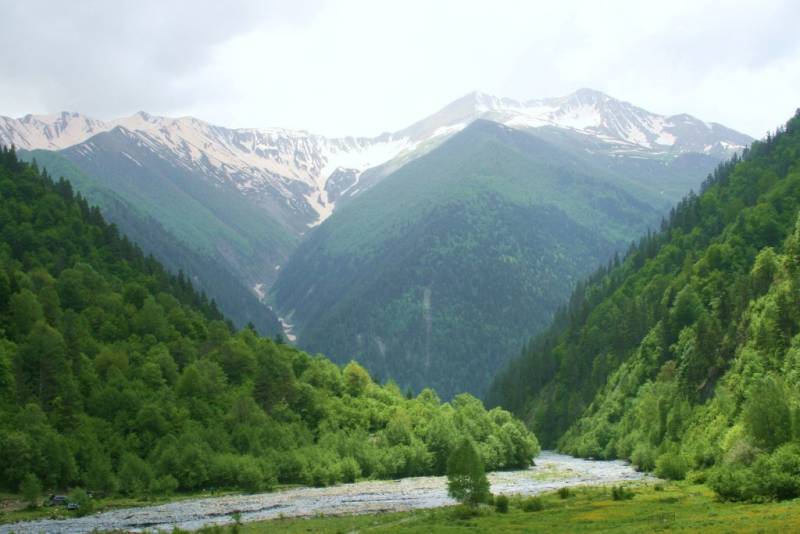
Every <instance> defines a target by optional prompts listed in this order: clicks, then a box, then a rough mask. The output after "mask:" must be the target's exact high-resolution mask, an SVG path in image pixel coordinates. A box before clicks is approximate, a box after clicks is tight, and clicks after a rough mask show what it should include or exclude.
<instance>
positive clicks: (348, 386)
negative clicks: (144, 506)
mask: <svg viewBox="0 0 800 534" xmlns="http://www.w3.org/2000/svg"><path fill="white" fill-rule="evenodd" d="M464 435H466V436H470V437H471V438H472V439H474V440H475V441H476V442H477V443H478V447H479V450H480V452H481V455H482V457H483V459H484V461H485V462H486V464H487V466H488V467H489V468H503V467H512V466H524V465H528V464H529V463H530V461H531V458H532V456H533V455H534V454H535V453H536V451H537V450H538V445H537V443H536V440H535V438H534V437H533V435H532V434H530V433H529V432H528V431H527V430H525V429H524V427H523V426H522V424H521V423H520V422H519V421H517V420H514V419H513V418H512V417H511V415H510V414H509V413H508V412H505V411H503V410H499V409H497V410H492V411H490V412H487V411H486V410H485V409H484V408H483V406H482V405H481V403H480V401H478V400H477V399H475V398H473V397H470V396H468V395H462V396H459V397H457V398H456V399H455V400H454V401H453V402H452V403H449V404H441V403H440V401H439V399H438V397H437V396H436V394H435V393H434V392H432V391H431V390H426V391H425V392H423V393H421V394H420V396H418V397H417V398H415V399H408V398H406V397H405V396H404V395H403V394H402V393H401V392H400V390H399V389H398V388H397V387H396V386H393V385H387V386H380V385H378V384H375V383H374V382H373V381H372V380H371V378H370V377H369V375H368V374H367V373H366V372H365V371H364V370H363V369H362V368H360V367H359V366H357V365H355V364H350V365H348V366H347V367H345V368H344V369H341V368H339V367H337V366H335V365H333V364H332V363H331V362H330V361H328V360H326V359H325V358H323V357H321V356H320V357H311V356H309V355H307V354H305V353H303V352H300V351H298V350H296V349H294V348H292V347H289V346H287V345H279V344H276V343H275V342H273V341H272V340H271V339H268V338H261V337H258V336H257V335H256V334H255V333H254V332H253V331H252V330H250V329H243V330H241V331H238V332H236V331H234V330H232V328H231V326H230V325H229V324H228V323H227V322H225V321H224V320H223V318H222V316H221V315H220V313H219V312H218V311H217V310H216V308H215V306H214V305H213V304H209V302H208V301H207V300H206V298H205V297H204V296H202V295H200V294H198V293H196V292H195V291H194V289H193V288H192V286H191V284H190V283H189V282H188V281H187V280H186V279H185V278H182V277H174V276H172V275H170V274H169V273H168V272H167V271H166V270H165V269H164V268H163V267H162V266H161V265H160V264H159V263H157V262H156V261H155V260H153V259H151V258H145V256H144V255H143V254H142V253H141V251H140V250H139V249H138V248H137V247H135V246H133V245H132V244H131V243H130V241H128V240H127V238H121V237H120V236H119V234H118V232H117V230H116V227H114V226H113V225H108V224H107V223H106V222H105V221H104V219H103V217H102V216H101V214H100V211H99V210H98V209H97V208H90V207H89V205H88V203H87V202H86V201H85V199H83V198H82V197H81V196H78V195H75V194H74V193H73V190H72V186H71V185H70V184H69V182H66V181H63V180H59V181H58V182H55V183H54V182H53V181H52V180H50V178H48V177H47V176H43V175H41V174H39V173H38V171H37V170H36V169H35V168H34V167H33V166H30V165H27V164H24V163H21V162H19V161H18V160H17V157H16V154H15V153H14V152H13V151H9V150H7V149H5V148H3V149H2V150H0V487H1V488H2V489H4V490H7V491H17V490H18V489H19V487H20V485H21V484H23V483H25V484H27V485H29V486H30V485H35V484H37V483H41V484H43V485H44V488H45V489H49V490H62V489H65V488H74V487H76V486H79V487H83V488H86V489H88V490H92V491H95V492H98V493H103V494H113V493H117V492H119V493H122V494H126V495H142V496H152V495H156V494H163V493H169V492H171V491H174V490H176V489H178V490H195V489H199V488H206V487H209V486H212V487H217V488H225V487H228V488H240V489H245V490H250V491H256V490H260V489H264V488H267V487H269V486H270V485H271V484H273V483H275V482H276V481H281V482H292V483H309V484H319V485H324V484H329V483H334V482H337V481H341V480H353V479H355V478H356V477H360V476H370V477H389V478H394V477H401V476H406V475H420V474H426V473H441V472H443V470H444V466H445V462H446V459H447V457H448V454H449V450H450V448H451V446H452V445H453V444H454V443H455V440H456V439H457V437H460V436H464Z"/></svg>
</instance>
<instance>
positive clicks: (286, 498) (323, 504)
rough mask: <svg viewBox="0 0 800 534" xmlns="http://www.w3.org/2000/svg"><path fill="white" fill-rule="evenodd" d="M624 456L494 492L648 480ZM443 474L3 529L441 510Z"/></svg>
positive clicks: (541, 466) (562, 466) (498, 476)
mask: <svg viewBox="0 0 800 534" xmlns="http://www.w3.org/2000/svg"><path fill="white" fill-rule="evenodd" d="M645 478H646V475H644V474H642V473H638V472H636V471H635V470H634V469H633V468H632V467H631V466H629V465H628V464H626V463H624V462H620V461H592V460H582V459H579V458H573V457H571V456H565V455H563V454H557V453H554V452H549V451H545V452H542V454H540V455H539V456H538V457H537V458H536V465H535V466H533V467H530V468H529V469H525V470H520V471H500V472H495V473H490V474H489V482H490V483H491V485H492V493H494V494H506V495H511V494H521V495H535V494H537V493H542V492H546V491H552V490H554V489H558V488H561V487H564V486H580V485H603V484H613V483H619V482H624V481H635V480H643V479H645ZM453 502H454V501H453V500H452V499H450V498H449V497H448V496H447V481H446V479H445V477H416V478H405V479H402V480H390V481H366V482H356V483H355V484H341V485H339V486H332V487H329V488H297V489H291V490H285V491H276V492H272V493H261V494H257V495H228V496H224V497H207V498H202V499H193V500H185V501H180V502H174V503H170V504H162V505H158V506H143V507H140V508H124V509H118V510H112V511H108V512H102V513H98V514H95V515H91V516H87V517H81V518H74V519H63V520H42V521H30V522H25V523H15V524H11V525H0V534H5V533H10V532H16V533H18V534H28V533H40V532H46V533H70V534H71V533H79V532H91V531H92V530H95V529H97V530H111V529H121V530H126V531H142V530H145V529H147V530H151V531H153V530H172V527H174V526H178V527H181V528H184V529H190V530H191V529H197V528H200V527H201V526H203V525H210V524H226V523H231V522H233V519H232V517H231V516H232V514H234V513H236V512H238V513H239V514H240V515H241V520H242V521H243V522H250V521H262V520H266V519H276V518H278V517H307V516H313V515H316V514H325V515H333V514H337V515H338V514H361V513H377V512H399V511H406V510H414V509H423V508H436V507H439V506H446V505H449V504H453Z"/></svg>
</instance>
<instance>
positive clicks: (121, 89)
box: [0, 0, 800, 137]
mask: <svg viewBox="0 0 800 534" xmlns="http://www.w3.org/2000/svg"><path fill="white" fill-rule="evenodd" d="M0 2H2V11H3V16H2V17H0V64H2V66H3V68H2V77H1V78H0V80H2V83H0V115H9V116H15V117H16V116H21V115H24V114H26V113H30V112H33V113H52V112H57V111H61V110H70V111H80V112H84V113H87V114H89V115H92V116H95V117H98V118H110V117H116V116H121V115H129V114H131V113H133V112H136V111H138V110H146V111H148V112H150V113H154V114H162V115H171V116H174V115H194V116H197V117H199V118H202V119H205V120H208V121H211V122H214V123H218V124H223V125H226V126H256V127H265V126H284V127H291V128H303V129H307V130H310V131H314V132H318V133H324V134H329V135H341V134H355V135H374V134H377V133H380V132H381V131H382V130H397V129H400V128H402V127H404V126H406V125H407V124H408V123H409V122H412V121H413V120H416V119H418V118H421V117H422V116H425V115H427V114H429V113H431V112H433V111H435V110H437V109H438V108H440V107H442V106H443V105H445V104H447V103H448V102H450V101H452V100H454V99H456V98H458V97H459V96H462V95H463V94H466V93H468V92H470V91H472V90H480V91H484V92H487V93H491V94H496V95H499V96H509V97H512V98H516V99H521V100H525V99H529V98H538V97H546V96H560V95H564V94H567V93H570V92H572V91H574V90H576V89H578V88H580V87H591V88H594V89H598V90H601V91H604V92H606V93H608V94H610V95H611V96H614V97H617V98H621V99H623V100H628V101H630V102H633V103H634V104H637V105H639V106H642V107H644V108H646V109H648V110H650V111H655V112H658V113H663V114H673V113H681V112H687V113H691V114H693V115H696V116H698V117H700V118H703V119H705V120H710V121H716V122H721V123H723V124H725V125H727V126H730V127H733V128H735V129H738V130H741V131H743V132H745V133H748V134H750V135H753V136H757V137H760V136H762V135H763V134H764V133H765V132H766V131H767V130H768V129H772V128H774V127H776V126H777V125H778V124H780V123H782V122H784V121H785V120H786V119H788V118H789V116H790V115H791V114H792V113H793V112H794V110H795V109H796V108H797V107H800V32H798V31H797V28H796V24H797V22H798V21H800V3H798V2H797V1H796V0H761V1H760V2H758V3H753V2H740V1H736V0H726V1H696V0H695V1H680V0H673V1H670V2H659V3H658V4H659V5H656V3H654V2H641V1H640V0H636V1H610V2H597V1H596V0H590V1H578V0H576V1H569V0H566V1H558V2H553V1H548V2H538V1H505V0H491V1H482V2H478V1H474V2H473V1H466V0H440V1H435V2H433V1H430V0H428V1H425V0H403V1H392V2H389V1H381V0H372V1H370V0H352V1H348V0H341V1H336V0H331V1H324V0H295V1H293V2H284V1H280V0H269V1H257V0H254V1H230V2H220V1H199V0H191V1H190V0H185V1H171V2H161V1H156V0H140V1H137V2H106V1H102V0H96V1H83V2H61V1H58V0H52V1H43V0H25V1H22V0H18V1H15V2H14V1H11V0H0ZM756 4H757V5H756Z"/></svg>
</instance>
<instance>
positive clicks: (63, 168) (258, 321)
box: [19, 134, 294, 335]
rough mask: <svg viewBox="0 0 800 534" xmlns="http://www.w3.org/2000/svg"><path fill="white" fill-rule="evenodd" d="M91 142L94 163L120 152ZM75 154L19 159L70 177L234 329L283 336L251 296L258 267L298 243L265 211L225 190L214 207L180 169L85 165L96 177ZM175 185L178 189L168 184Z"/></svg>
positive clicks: (35, 154)
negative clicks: (275, 227) (232, 200)
mask: <svg viewBox="0 0 800 534" xmlns="http://www.w3.org/2000/svg"><path fill="white" fill-rule="evenodd" d="M104 135H105V136H106V137H108V136H112V134H104ZM93 142H94V143H96V145H94V146H95V148H94V149H93V153H94V155H95V158H93V160H92V161H97V160H100V159H102V156H101V154H103V153H114V150H115V149H114V148H109V149H108V151H107V152H106V149H104V148H100V147H104V146H105V145H106V143H105V142H104V141H103V138H100V139H96V140H95V141H93ZM117 148H119V147H118V146H117ZM128 150H130V149H128ZM75 152H79V150H77V151H75ZM75 152H71V151H69V150H68V151H64V152H51V151H47V150H34V151H31V152H21V153H20V154H19V156H20V157H21V158H23V159H25V160H27V161H31V160H35V161H36V162H37V163H38V165H39V167H40V168H44V169H46V170H47V171H48V172H49V173H50V174H52V175H54V176H60V177H64V178H66V179H67V180H69V181H70V183H71V184H72V185H73V187H74V188H75V189H76V190H77V191H79V192H80V193H81V194H82V195H83V197H84V198H86V199H87V201H88V202H90V203H91V204H93V205H97V206H98V207H100V209H101V211H102V213H103V217H104V218H105V219H106V220H108V221H110V222H112V223H114V224H115V225H117V227H118V228H119V229H120V231H121V232H122V233H124V234H125V235H126V236H127V237H128V238H129V239H130V240H131V241H133V242H134V243H135V244H137V245H138V246H140V247H141V248H142V249H143V250H144V251H145V253H147V254H153V255H154V256H155V257H156V258H157V259H158V260H159V262H161V263H162V264H163V265H164V266H166V267H167V268H169V270H171V271H172V272H174V273H177V272H179V271H184V272H185V273H187V276H188V277H189V278H191V281H192V283H193V285H194V286H195V287H196V288H198V289H199V290H202V291H203V292H205V293H206V294H209V295H211V296H213V298H214V300H215V301H216V302H217V304H218V305H219V307H220V310H221V311H222V312H223V313H224V314H225V315H226V316H227V317H229V318H230V319H231V320H232V321H233V322H234V324H235V325H237V326H239V327H242V326H244V325H246V324H248V323H250V324H252V325H254V326H255V327H256V329H257V331H258V332H259V333H261V334H263V335H274V334H276V333H281V332H282V331H283V330H282V328H281V326H280V324H279V322H278V319H277V317H276V316H275V314H274V313H273V312H272V311H271V310H270V309H269V308H268V307H267V306H266V305H265V304H263V303H262V302H261V301H260V300H259V299H258V296H257V295H256V294H255V293H254V292H253V287H252V286H253V285H254V283H255V280H259V278H258V276H259V275H258V273H257V272H254V271H253V269H252V265H255V264H260V265H262V266H263V265H264V264H269V263H270V262H272V263H274V262H277V261H281V260H282V258H283V257H284V256H285V255H286V254H288V250H289V249H290V248H291V247H292V246H294V241H293V240H292V239H288V238H287V239H286V240H285V241H281V240H280V239H277V240H276V239H274V238H273V237H271V236H272V235H278V236H280V235H281V232H268V231H266V229H267V228H269V225H268V224H265V217H264V216H263V213H261V212H256V213H253V212H247V210H242V209H240V208H239V207H233V206H225V205H224V204H223V203H224V193H223V192H220V193H219V197H220V198H219V199H218V200H219V201H218V202H217V205H218V208H217V209H216V210H213V209H209V208H207V207H206V206H205V205H203V204H202V203H198V202H197V201H196V200H195V199H193V198H192V193H187V192H184V190H183V189H186V190H189V191H193V190H197V189H200V190H202V185H200V186H199V187H198V186H195V185H193V184H191V183H187V182H186V181H185V180H184V181H183V182H181V180H180V176H182V172H178V173H175V172H171V171H170V169H168V168H167V169H164V168H163V167H159V165H157V164H153V165H149V166H148V168H147V169H145V168H143V167H140V166H138V165H135V164H134V163H133V162H131V161H130V160H129V159H126V158H122V160H121V161H122V162H124V163H127V166H123V167H119V166H116V165H112V164H111V162H110V161H106V162H105V163H103V164H97V165H88V164H87V163H86V162H84V163H83V166H84V167H87V168H88V172H93V173H95V174H93V175H92V176H90V175H88V174H87V173H86V172H84V171H83V170H81V169H79V168H78V167H77V166H76V165H75V164H74V163H73V162H72V161H71V159H70V154H73V155H74V154H75ZM79 161H80V160H79ZM159 169H160V170H159ZM176 174H177V176H176ZM184 178H185V177H184ZM173 181H174V182H176V186H172V185H170V184H171V183H172V182H173ZM207 192H208V195H207V196H208V197H209V198H212V199H213V198H214V197H215V196H217V193H215V192H214V191H213V190H211V191H208V190H207ZM194 194H196V193H194ZM220 204H223V205H221V206H220ZM231 221H233V222H232V223H231ZM248 251H249V252H248ZM276 252H277V255H276ZM273 271H274V269H273ZM247 281H249V282H250V285H247V283H246V282H247Z"/></svg>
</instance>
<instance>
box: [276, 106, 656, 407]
mask: <svg viewBox="0 0 800 534" xmlns="http://www.w3.org/2000/svg"><path fill="white" fill-rule="evenodd" d="M667 209H668V206H667V201H666V200H665V199H664V198H663V197H662V196H661V195H660V194H659V193H658V191H656V190H655V189H654V188H653V187H652V184H649V183H647V184H645V183H639V182H637V181H636V179H635V178H634V177H631V176H625V175H623V174H622V173H617V172H615V170H614V169H609V168H607V167H606V166H604V165H594V164H593V163H592V161H591V160H589V159H587V158H583V157H578V156H576V154H574V153H573V152H570V151H568V150H567V149H565V148H560V147H559V146H556V145H554V144H553V143H551V142H548V141H545V140H543V139H540V138H539V137H536V136H534V135H532V134H530V133H526V132H522V131H519V130H515V129H512V128H509V127H506V126H503V125H500V124H497V123H494V122H490V121H484V120H480V121H475V122H473V123H472V124H471V125H470V126H468V127H467V128H466V129H465V130H463V131H462V132H460V133H458V134H456V135H455V136H453V137H452V138H450V139H449V140H448V141H446V142H445V143H443V144H442V145H441V146H440V147H438V148H436V149H434V150H433V151H432V152H430V153H429V154H427V155H425V156H422V157H420V158H418V159H417V160H415V161H412V162H410V163H408V164H406V165H405V166H404V167H402V168H401V169H400V170H399V171H397V172H395V173H394V174H392V175H391V176H389V177H387V178H385V179H384V180H383V181H381V182H380V183H378V184H377V185H375V186H373V187H372V188H371V189H370V190H369V191H366V192H364V193H362V194H361V195H360V196H358V197H357V198H355V199H353V200H352V201H351V202H350V203H349V204H348V205H346V206H344V207H342V208H341V210H340V211H337V212H336V213H334V214H333V216H332V217H331V218H330V219H328V220H327V221H325V222H324V223H323V224H322V225H321V226H320V227H318V228H317V229H316V230H315V231H314V232H313V233H312V234H311V235H309V237H308V238H307V240H306V241H304V242H303V243H302V244H301V246H300V247H299V248H298V250H297V251H296V252H295V253H294V254H293V255H292V257H291V258H290V260H289V262H288V263H287V264H286V265H285V266H284V268H283V269H281V274H280V275H279V278H278V281H277V282H276V284H275V286H274V287H273V297H274V299H275V303H276V305H277V309H278V310H280V312H281V313H282V315H283V316H285V317H288V318H289V320H290V321H291V322H292V323H294V324H295V327H296V332H297V333H298V343H299V344H300V346H302V347H304V348H305V349H307V350H310V351H321V352H324V353H325V354H328V355H330V356H331V357H332V358H333V359H334V360H336V361H340V362H345V361H347V360H349V359H350V358H354V357H355V358H357V359H358V361H360V362H362V363H363V364H364V365H365V366H366V367H367V368H368V369H370V371H371V372H374V373H377V374H378V375H380V376H383V377H391V378H392V379H394V380H396V381H397V382H398V383H399V384H400V386H401V387H403V388H406V387H411V388H413V389H416V390H418V389H421V388H422V387H425V386H426V385H431V386H433V387H434V388H436V389H437V391H439V392H440V394H442V395H443V396H446V397H449V396H451V395H453V394H455V393H457V392H459V391H462V390H467V391H470V392H473V393H476V394H482V393H483V392H484V391H485V389H486V387H487V386H488V384H489V381H490V380H491V376H492V375H493V373H494V371H495V370H496V369H497V368H498V367H499V366H501V365H502V364H503V363H505V361H506V357H507V355H509V354H512V353H514V352H516V351H518V350H519V347H521V344H522V342H523V340H524V339H525V338H526V337H528V336H529V335H531V334H532V333H534V332H535V331H537V330H538V329H541V328H543V327H544V326H545V325H546V324H547V323H548V322H549V321H550V319H551V315H552V313H553V312H554V311H555V310H556V308H557V307H558V305H559V304H560V303H561V302H563V299H564V298H566V297H567V296H568V294H569V291H570V290H571V288H572V286H573V284H574V283H575V282H576V280H578V279H580V278H582V277H583V276H585V275H586V274H588V273H589V272H590V271H591V270H592V269H593V268H594V267H595V266H596V265H599V264H601V263H604V262H606V261H608V259H609V258H611V257H612V256H613V254H614V251H615V250H619V249H624V246H626V244H627V243H629V242H630V240H632V239H633V238H634V237H635V236H637V235H640V234H641V233H642V232H644V231H645V229H646V228H647V227H648V225H655V224H657V222H658V221H659V220H660V218H661V215H662V213H664V212H665V211H666V210H667Z"/></svg>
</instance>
